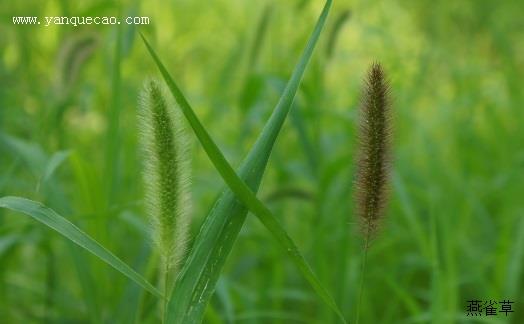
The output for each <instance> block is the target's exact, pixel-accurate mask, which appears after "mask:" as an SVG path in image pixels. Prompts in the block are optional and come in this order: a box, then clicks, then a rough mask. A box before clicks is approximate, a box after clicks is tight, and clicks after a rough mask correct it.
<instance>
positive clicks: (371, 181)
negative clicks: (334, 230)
mask: <svg viewBox="0 0 524 324" xmlns="http://www.w3.org/2000/svg"><path fill="white" fill-rule="evenodd" d="M361 100H362V101H361V104H360V116H359V135H358V139H359V144H360V147H359V152H358V155H357V176H356V183H355V191H356V208H357V216H358V219H359V224H360V230H361V232H362V235H363V236H364V239H365V246H364V248H366V249H367V248H368V247H369V242H370V241H371V240H372V239H373V238H374V237H375V235H376V233H377V230H378V228H379V225H380V223H381V220H382V218H383V217H384V210H385V207H386V204H387V200H388V184H389V177H390V166H391V163H390V156H391V143H390V138H391V126H390V107H391V100H390V91H389V85H388V81H387V80H386V78H385V75H384V70H383V69H382V66H381V65H380V64H379V63H373V64H372V65H371V68H370V69H369V72H368V75H367V78H366V80H365V83H364V89H363V94H362V99H361Z"/></svg>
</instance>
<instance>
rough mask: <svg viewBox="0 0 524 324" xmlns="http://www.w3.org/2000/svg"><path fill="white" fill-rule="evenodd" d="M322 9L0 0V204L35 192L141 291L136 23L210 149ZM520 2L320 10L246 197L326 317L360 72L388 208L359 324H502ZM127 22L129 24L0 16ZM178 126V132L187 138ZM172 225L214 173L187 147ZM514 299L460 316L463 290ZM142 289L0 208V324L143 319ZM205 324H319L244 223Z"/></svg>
mask: <svg viewBox="0 0 524 324" xmlns="http://www.w3.org/2000/svg"><path fill="white" fill-rule="evenodd" d="M322 5H323V1H320V0H318V1H316V0H315V1H314V0H287V1H263V0H250V1H240V0H229V1H226V0H208V1H195V0H173V1H140V0H131V1H120V2H116V1H95V0H92V1H82V2H73V1H66V0H62V1H60V0H54V1H37V0H27V1H25V0H24V1H15V2H11V1H2V2H1V3H0V16H1V18H2V19H1V20H0V170H1V171H0V196H5V195H19V196H24V197H28V198H31V199H34V200H38V201H41V202H44V203H45V204H47V205H48V206H50V207H52V208H53V209H55V210H56V211H58V212H59V213H60V214H62V215H64V216H66V217H67V218H68V219H70V220H71V221H73V222H74V223H75V224H77V225H78V226H79V227H80V228H82V229H83V230H85V231H86V232H87V233H89V234H90V235H91V236H93V237H94V238H95V239H97V240H98V241H99V242H101V243H102V244H103V245H104V246H106V247H108V248H109V249H110V250H111V251H113V252H114V253H115V254H116V255H118V256H119V257H121V258H122V259H123V260H124V261H126V262H127V263H128V264H130V265H132V267H133V268H134V269H136V270H137V271H138V272H140V273H142V274H144V275H146V276H147V277H148V278H149V279H150V281H152V282H155V281H156V279H155V275H156V266H157V256H155V255H154V254H152V253H151V242H150V239H149V234H148V225H147V220H146V211H145V210H144V206H143V185H142V181H141V180H142V178H141V156H140V154H139V149H138V147H137V125H136V109H137V108H136V107H137V97H138V93H139V90H140V88H141V85H142V83H143V81H144V80H145V79H146V78H147V77H150V76H155V77H158V73H157V70H156V68H155V67H154V65H153V63H152V60H151V58H150V57H149V55H148V54H147V52H146V50H145V47H144V46H143V44H142V43H141V41H140V39H139V38H138V37H137V35H138V34H137V31H138V30H140V31H142V32H144V33H145V34H146V35H148V37H149V38H150V39H151V41H152V43H153V46H154V47H155V48H156V50H157V51H158V53H159V55H160V56H161V57H162V59H163V60H164V63H165V64H166V65H167V66H168V68H169V70H170V72H171V73H172V75H173V76H174V77H175V79H176V80H177V81H178V83H179V84H180V85H181V87H182V89H183V90H184V91H185V93H186V95H187V96H188V98H189V100H190V102H191V103H192V105H193V106H194V108H195V110H196V112H197V114H198V115H199V117H200V118H201V119H202V121H203V123H204V125H205V127H206V128H207V129H208V130H209V132H210V133H211V134H212V136H213V137H214V139H215V140H216V141H217V143H218V144H219V146H220V148H221V149H222V150H223V152H224V153H225V154H226V157H227V158H228V160H229V161H230V162H231V163H232V164H233V165H234V166H236V165H238V164H239V162H240V161H241V159H242V158H243V157H244V155H245V154H246V153H247V152H248V151H249V149H250V146H251V145H252V144H253V142H254V139H255V138H256V136H257V135H258V133H259V131H260V130H261V128H262V126H263V125H264V123H265V121H266V119H267V117H268V116H269V114H270V113H271V110H272V108H273V107H274V106H275V104H276V102H277V100H278V98H279V95H280V94H281V92H282V90H283V87H284V85H285V82H286V81H287V78H288V77H289V76H290V74H291V71H292V69H293V67H294V65H295V63H296V62H297V60H298V57H299V54H300V52H301V50H302V48H303V47H304V45H305V42H306V40H307V37H308V36H309V33H310V31H311V30H312V28H313V25H314V23H315V20H316V18H317V17H318V14H319V12H320V9H321V7H322ZM523 13H524V2H522V1H518V0H517V1H426V0H405V1H399V0H397V1H358V0H354V1H350V0H347V1H342V0H338V1H335V4H334V7H333V9H332V11H331V13H330V17H329V21H328V23H327V25H326V28H325V29H324V32H323V34H322V36H321V41H320V42H319V44H318V47H317V49H316V51H315V54H314V57H313V60H312V62H311V64H310V66H309V67H308V69H307V71H306V75H305V78H304V80H303V83H302V85H301V88H300V90H299V93H298V95H297V98H296V100H295V104H294V107H293V110H292V113H291V115H290V116H289V118H288V121H287V123H286V125H285V127H284V129H283V131H282V133H281V136H280V138H279V140H278V142H277V145H276V146H275V149H274V151H273V154H272V156H271V159H270V164H269V167H268V170H267V172H266V175H265V177H264V181H263V183H262V186H261V191H260V193H259V197H260V198H261V199H262V200H263V201H264V202H265V203H266V204H267V205H268V206H269V207H270V208H271V209H272V210H273V211H274V213H275V215H277V216H278V217H279V219H280V220H281V221H282V223H283V224H284V227H285V228H286V229H287V230H288V232H289V234H290V235H291V237H292V238H293V239H294V240H295V241H296V242H297V244H298V245H299V247H300V249H301V251H303V253H304V254H305V256H306V258H307V259H308V261H309V262H310V263H311V265H312V267H313V269H314V271H315V272H316V273H317V274H318V276H319V278H320V279H321V281H322V282H323V283H324V284H325V285H326V286H327V287H328V288H329V290H330V292H331V293H332V295H333V296H334V297H335V299H336V300H337V302H338V303H339V305H340V307H341V308H342V310H343V311H344V312H345V315H346V317H347V318H348V319H350V320H353V319H354V317H355V304H356V298H357V293H358V282H359V278H360V270H359V269H360V261H361V253H362V239H361V237H360V235H359V233H358V231H357V226H356V220H355V219H354V218H353V200H352V181H353V174H354V168H353V161H354V152H355V145H356V139H355V130H356V125H355V122H356V120H355V117H356V111H357V107H358V103H359V98H360V87H361V84H362V80H363V77H364V75H365V72H366V69H367V67H368V66H369V64H370V63H371V62H373V61H374V60H378V61H380V62H382V63H383V65H384V68H385V70H386V72H388V74H389V78H390V80H391V87H392V94H393V97H394V106H393V122H394V139H393V140H394V153H395V154H394V171H393V177H392V185H391V203H390V206H389V208H388V213H387V220H386V221H385V223H384V226H383V229H382V232H381V234H380V235H379V236H378V237H377V239H376V240H375V242H374V244H373V246H372V247H371V249H370V250H369V258H368V264H367V274H366V286H365V293H364V297H363V306H362V307H363V308H362V323H524V269H523V267H524V218H523V216H524V109H523V107H524V91H523V84H522V79H523V77H524V42H523V39H524V20H523V19H522V15H523ZM33 15H36V16H39V17H40V19H41V20H43V17H44V16H59V15H63V16H116V17H126V16H148V17H150V21H151V23H150V24H149V25H147V26H129V25H124V24H122V25H118V26H95V25H91V26H78V27H73V26H67V25H62V26H49V27H44V26H43V25H38V26H31V25H25V26H24V25H14V24H13V23H12V17H13V16H33ZM191 137H192V138H194V136H193V135H191ZM192 156H193V162H192V165H193V178H192V193H193V202H194V207H193V221H192V227H191V232H192V237H194V236H195V234H196V233H197V231H198V228H199V226H200V224H201V222H202V219H203V217H204V216H205V215H206V214H207V212H208V210H209V208H210V207H211V206H212V203H213V201H214V199H215V198H216V197H217V195H218V193H219V192H220V191H221V189H223V188H224V183H223V181H222V180H221V178H220V176H219V175H218V173H217V172H216V171H215V169H214V168H213V166H212V164H211V163H210V162H209V160H208V159H207V157H206V155H205V153H204V152H203V150H202V148H201V146H200V145H199V144H198V143H197V141H196V140H194V141H193V145H192ZM472 299H478V300H483V301H489V300H496V301H500V300H503V299H506V300H511V301H514V302H515V304H513V310H514V311H515V312H514V313H512V314H510V315H508V316H507V317H506V316H505V315H504V314H499V315H497V316H488V317H486V316H483V317H475V318H473V317H471V316H467V305H468V302H467V301H468V300H472ZM157 321H158V309H157V307H156V305H155V300H154V299H153V298H152V297H151V296H150V295H147V294H145V293H143V291H141V290H140V288H138V287H137V286H135V285H134V284H133V283H131V282H130V281H129V280H128V279H127V278H125V277H123V276H122V275H121V274H119V273H117V272H116V271H114V270H113V269H111V268H110V267H108V266H107V265H105V264H103V263H102V262H100V261H99V260H98V259H96V258H95V257H93V256H91V255H89V254H88V253H86V252H84V251H83V250H81V249H79V248H77V247H74V246H71V244H70V243H69V242H68V241H66V240H65V239H63V238H62V237H61V236H59V235H58V234H56V233H55V232H52V231H50V230H48V229H47V228H45V227H43V226H42V225H41V224H39V223H36V222H34V221H33V220H30V219H28V218H26V217H24V216H22V215H20V214H15V213H10V212H7V211H5V210H3V209H0V323H100V322H103V323H154V322H157ZM205 322H206V323H336V318H335V317H334V314H333V313H332V311H330V310H329V309H328V308H327V307H326V306H325V305H324V304H322V302H321V301H320V300H319V299H318V298H317V297H316V295H315V294H314V293H313V292H312V290H311V289H310V287H309V286H308V285H307V283H305V281H304V280H303V278H302V277H301V275H300V274H299V273H298V272H297V271H296V268H295V267H294V265H293V264H292V263H291V262H290V261H289V259H288V258H287V256H286V255H285V254H284V253H282V251H281V249H280V247H279V246H278V245H277V244H276V243H275V242H274V240H273V238H272V237H271V236H270V234H269V233H268V232H267V230H266V229H265V228H263V227H262V226H261V224H260V223H259V222H258V220H256V219H255V218H254V217H252V216H248V220H247V222H246V224H245V226H244V227H243V229H242V231H241V234H240V236H239V238H238V240H237V244H236V245H235V246H234V248H233V251H232V253H231V255H230V257H229V258H228V261H227V262H226V267H225V269H224V271H223V273H222V276H221V278H220V280H219V283H218V286H217V291H216V293H215V296H214V297H213V300H212V303H211V304H210V306H208V310H207V313H206V317H205Z"/></svg>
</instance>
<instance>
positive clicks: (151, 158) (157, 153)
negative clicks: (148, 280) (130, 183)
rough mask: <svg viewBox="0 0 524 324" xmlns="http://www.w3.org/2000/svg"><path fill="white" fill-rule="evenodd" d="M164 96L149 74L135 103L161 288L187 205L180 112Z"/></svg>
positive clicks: (175, 258) (183, 232) (174, 259)
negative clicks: (159, 267) (137, 111)
mask: <svg viewBox="0 0 524 324" xmlns="http://www.w3.org/2000/svg"><path fill="white" fill-rule="evenodd" d="M168 98H170V97H169V96H166V95H165V90H164V89H163V87H162V86H161V85H160V84H159V83H158V82H157V81H155V80H148V81H146V83H145V86H144V90H143V91H142V94H141V97H140V105H139V130H140V144H141V147H142V152H143V155H144V157H143V158H144V172H143V178H144V184H145V187H146V202H147V210H148V216H149V218H150V221H151V224H152V228H153V233H152V237H153V240H154V241H155V243H156V245H157V248H158V251H159V254H160V257H161V261H162V268H161V277H162V278H163V280H164V285H165V289H166V291H170V288H171V285H172V282H173V280H174V278H175V273H176V271H177V266H178V264H179V263H180V260H181V259H182V257H183V255H184V253H185V248H186V241H187V227H188V224H189V209H190V194H189V173H190V168H189V158H188V156H189V155H188V151H187V150H188V145H187V137H186V132H185V129H184V127H183V126H184V124H183V116H182V115H181V113H180V111H179V109H176V107H175V104H174V102H172V101H170V100H168Z"/></svg>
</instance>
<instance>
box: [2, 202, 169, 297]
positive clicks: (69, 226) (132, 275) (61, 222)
mask: <svg viewBox="0 0 524 324" xmlns="http://www.w3.org/2000/svg"><path fill="white" fill-rule="evenodd" d="M0 208H6V209H10V210H12V211H15V212H20V213H22V214H25V215H28V216H30V217H32V218H33V219H35V220H37V221H39V222H40V223H42V224H44V225H47V226H48V227H50V228H52V229H53V230H55V231H57V232H58V233H60V234H62V235H63V236H65V237H66V238H68V239H69V240H70V241H72V242H73V243H75V244H77V245H78V246H80V247H82V248H84V249H85V250H87V251H88V252H90V253H92V254H94V255H95V256H97V257H98V258H100V259H101V260H102V261H104V262H105V263H107V264H109V265H110V266H112V267H113V268H114V269H115V270H117V271H119V272H120V273H122V274H123V275H125V276H126V277H128V278H129V279H131V280H133V281H134V282H135V283H137V284H138V285H139V286H141V287H142V288H144V289H145V290H147V291H149V292H150V293H151V294H153V295H154V296H156V297H158V298H162V297H163V296H162V294H161V293H160V292H159V291H158V290H157V289H156V288H155V287H154V286H153V285H151V284H150V283H149V282H148V281H147V280H146V279H145V278H144V277H142V276H141V275H140V274H138V273H137V272H135V271H134V270H133V269H132V268H131V267H129V266H128V265H127V264H126V263H124V262H123V261H122V260H120V259H119V258H118V257H117V256H115V255H114V254H113V253H111V252H110V251H109V250H107V249H106V248H105V247H103V246H102V245H100V243H98V242H97V241H95V240H94V239H93V238H91V237H90V236H89V235H87V234H86V233H84V232H83V231H82V230H81V229H79V228H78V227H76V226H75V225H74V224H73V223H71V222H70V221H68V220H67V219H65V218H64V217H62V216H60V215H59V214H57V213H56V212H55V211H54V210H52V209H51V208H48V207H46V206H44V205H43V204H41V203H38V202H36V201H32V200H29V199H25V198H20V197H12V196H8V197H2V198H0Z"/></svg>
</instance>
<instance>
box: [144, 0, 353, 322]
mask: <svg viewBox="0 0 524 324" xmlns="http://www.w3.org/2000/svg"><path fill="white" fill-rule="evenodd" d="M330 6H331V1H327V2H326V5H325V7H324V10H323V11H322V14H321V16H320V18H319V20H318V22H317V25H316V26H315V29H314V31H313V34H312V36H311V38H310V40H309V41H308V44H307V46H306V49H305V50H304V53H303V55H302V57H301V59H300V61H299V63H298V65H297V67H296V68H295V71H294V72H293V75H292V77H291V79H290V82H289V83H288V85H287V86H286V89H285V90H284V94H283V96H282V98H281V100H280V102H279V104H278V105H277V108H276V111H277V112H279V111H280V110H285V113H286V114H287V111H289V106H290V105H291V103H292V101H293V98H294V96H295V93H296V90H297V89H298V85H299V83H300V80H301V78H302V75H303V72H304V70H305V68H306V66H307V63H308V61H309V59H310V57H311V55H312V53H313V49H314V47H315V44H316V42H317V40H318V38H319V36H320V32H321V30H322V27H323V25H324V23H325V20H326V18H327V14H328V12H329V9H330ZM142 39H143V40H144V43H145V45H146V47H147V49H148V50H149V52H150V54H151V56H152V57H153V59H154V61H155V63H156V64H157V66H158V68H159V70H160V72H161V73H162V76H163V77H164V79H165V81H166V83H167V85H168V87H169V89H170V90H171V92H172V94H173V96H174V97H175V99H176V101H177V103H178V104H179V105H180V108H181V109H182V112H183V113H184V115H185V116H186V118H187V120H188V122H189V124H190V125H191V127H192V128H193V131H194V132H195V134H196V136H197V138H198V140H199V141H200V143H201V144H202V146H203V148H204V150H205V151H206V153H207V155H208V156H209V158H210V160H211V161H212V162H213V164H214V165H215V167H216V168H217V170H218V171H219V173H220V174H221V176H222V178H223V179H224V181H225V182H226V184H227V185H228V186H229V188H230V189H231V191H233V193H234V194H235V195H236V196H237V198H239V199H240V200H241V201H242V203H243V204H244V205H246V206H247V207H248V208H249V209H250V210H251V211H252V212H253V214H255V215H256V216H257V217H258V218H259V219H260V221H261V222H262V223H263V224H264V225H265V226H266V227H267V228H268V230H269V231H270V232H271V233H272V234H273V236H274V237H275V238H276V239H277V241H278V242H279V243H280V244H281V245H282V246H283V247H284V249H285V250H286V251H287V252H288V254H289V255H290V256H291V258H292V260H293V261H294V262H295V264H296V265H297V267H298V268H299V270H300V271H301V272H302V274H303V276H304V277H305V279H306V280H307V281H308V282H309V283H310V284H311V286H312V287H313V289H314V290H315V291H316V292H317V294H318V295H319V296H320V297H321V298H322V299H323V300H324V302H326V304H328V305H329V306H330V307H331V308H332V309H333V310H334V311H335V312H336V313H337V314H338V315H339V316H340V318H341V319H342V320H343V321H344V318H343V316H342V313H341V312H340V310H339V309H338V307H337V306H336V304H335V302H334V301H333V299H332V298H331V296H330V295H329V293H328V292H327V290H326V289H325V288H324V287H323V286H322V284H321V283H320V281H319V280H318V278H317V277H316V276H315V274H314V273H313V271H312V270H311V268H310V267H309V265H308V264H307V262H306V261H305V259H304V257H303V256H302V255H301V254H300V252H299V251H298V249H297V247H296V245H295V244H294V243H293V241H292V240H291V238H290V237H289V236H288V235H287V233H286V231H285V230H284V229H283V228H282V226H281V225H280V223H279V222H278V220H277V219H276V218H275V217H274V216H273V214H272V213H271V211H270V210H269V209H268V208H267V207H266V206H265V205H264V204H263V203H262V202H260V200H258V198H257V197H256V196H255V194H254V193H253V191H251V189H250V188H249V187H248V186H247V185H246V183H245V182H244V181H243V180H242V179H240V178H239V177H238V175H237V174H236V173H235V171H234V170H233V168H232V167H231V166H230V165H229V163H228V162H227V160H226V159H225V157H224V155H223V154H222V152H221V151H220V150H219V148H218V147H217V145H216V144H215V143H214V141H213V140H212V138H211V137H210V135H209V134H208V132H207V131H206V130H205V128H204V127H203V126H202V124H201V123H200V121H199V119H198V117H197V116H196V114H195V113H194V111H193V110H192V108H191V107H190V105H189V103H188V101H187V100H186V98H185V97H184V95H183V94H182V92H181V91H180V89H179V88H178V86H177V85H176V83H175V82H174V81H173V79H172V77H171V76H170V75H169V73H168V72H167V70H166V68H165V67H164V65H163V64H162V63H161V61H160V59H159V58H158V56H157V55H156V53H155V52H154V50H153V49H152V47H151V46H150V45H149V43H148V42H147V40H146V39H145V37H144V36H143V35H142ZM273 117H274V116H272V118H271V119H270V121H269V123H270V125H271V126H273V127H274V128H273V127H269V128H265V129H264V131H263V132H262V136H263V135H264V133H265V132H266V131H267V132H269V133H272V134H273V137H274V138H276V136H277V135H278V132H279V130H280V128H281V126H282V123H283V122H284V118H282V117H280V118H278V119H279V122H278V123H276V124H274V125H272V124H271V122H272V121H273V120H274V118H273ZM284 117H285V116H284ZM275 119H277V118H275ZM274 138H273V141H274ZM271 145H272V144H271ZM255 148H256V146H255ZM255 153H258V152H256V151H255ZM190 261H191V260H189V261H188V262H190ZM208 283H209V282H206V283H205V285H204V286H203V287H202V288H200V289H203V290H205V289H213V288H214V287H209V288H208ZM214 284H215V283H213V285H214ZM196 288H197V289H198V286H196ZM177 290H178V287H177V286H176V287H175V291H174V295H175V294H176V293H177ZM193 293H194V292H193ZM201 296H203V295H201ZM179 303H180V299H178V298H175V297H174V296H172V298H171V303H170V311H169V312H168V318H167V320H168V321H167V322H172V321H173V322H176V321H178V320H181V319H187V317H186V316H189V317H190V318H191V314H189V315H186V314H184V313H180V306H179ZM206 303H207V300H201V299H196V300H195V299H193V300H192V302H191V303H190V304H187V307H188V308H189V309H188V312H189V313H190V312H191V309H192V308H193V307H195V306H196V307H203V306H202V304H204V305H205V304H206ZM172 313H174V314H173V315H171V314H172Z"/></svg>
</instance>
